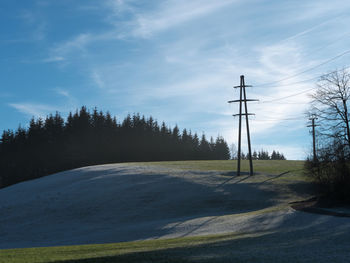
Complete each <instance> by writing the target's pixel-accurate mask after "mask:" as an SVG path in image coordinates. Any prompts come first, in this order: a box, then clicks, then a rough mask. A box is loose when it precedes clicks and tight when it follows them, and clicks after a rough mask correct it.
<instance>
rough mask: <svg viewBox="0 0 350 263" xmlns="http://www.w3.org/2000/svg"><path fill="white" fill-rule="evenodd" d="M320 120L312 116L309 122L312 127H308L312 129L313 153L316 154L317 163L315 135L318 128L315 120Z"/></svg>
mask: <svg viewBox="0 0 350 263" xmlns="http://www.w3.org/2000/svg"><path fill="white" fill-rule="evenodd" d="M317 119H318V118H317V117H316V116H315V115H312V116H311V117H310V118H309V120H310V121H311V125H308V126H307V127H312V146H313V153H314V162H316V161H317V154H316V135H315V127H316V126H318V125H316V124H315V120H317Z"/></svg>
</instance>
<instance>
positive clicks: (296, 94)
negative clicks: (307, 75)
mask: <svg viewBox="0 0 350 263" xmlns="http://www.w3.org/2000/svg"><path fill="white" fill-rule="evenodd" d="M315 88H317V87H313V88H310V89H307V90H303V91H301V92H298V93H294V94H291V95H288V96H285V97H280V98H276V99H273V100H265V101H261V102H260V103H270V102H275V101H279V100H284V99H288V98H291V97H295V96H298V95H301V94H304V93H306V92H309V91H311V90H313V89H315Z"/></svg>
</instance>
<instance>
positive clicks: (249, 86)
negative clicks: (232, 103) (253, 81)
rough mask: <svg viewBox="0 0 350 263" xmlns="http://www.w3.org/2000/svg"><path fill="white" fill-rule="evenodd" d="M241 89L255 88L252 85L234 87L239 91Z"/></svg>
mask: <svg viewBox="0 0 350 263" xmlns="http://www.w3.org/2000/svg"><path fill="white" fill-rule="evenodd" d="M240 87H242V88H251V87H253V86H252V85H243V86H233V88H234V89H238V88H240Z"/></svg>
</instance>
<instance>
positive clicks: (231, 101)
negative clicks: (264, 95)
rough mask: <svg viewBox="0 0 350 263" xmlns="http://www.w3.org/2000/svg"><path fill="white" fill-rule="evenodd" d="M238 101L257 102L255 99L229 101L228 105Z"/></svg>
mask: <svg viewBox="0 0 350 263" xmlns="http://www.w3.org/2000/svg"><path fill="white" fill-rule="evenodd" d="M240 101H259V100H255V99H243V100H229V101H228V103H232V102H240Z"/></svg>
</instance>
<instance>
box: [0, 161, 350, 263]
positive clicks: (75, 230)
mask: <svg viewBox="0 0 350 263" xmlns="http://www.w3.org/2000/svg"><path fill="white" fill-rule="evenodd" d="M309 187H310V186H309V184H308V183H307V182H305V181H303V180H299V179H298V178H297V177H296V179H295V180H294V179H293V175H290V174H288V173H287V174H285V175H280V176H276V175H274V176H272V175H264V174H260V175H256V176H254V177H248V176H246V175H242V176H240V177H237V176H235V175H234V174H231V173H228V172H219V171H195V170H192V171H191V170H184V169H176V168H174V167H173V168H169V167H166V166H159V165H157V166H152V165H141V164H140V165H135V164H110V165H99V166H91V167H85V168H80V169H75V170H72V171H66V172H62V173H58V174H54V175H51V176H47V177H44V178H40V179H37V180H33V181H28V182H24V183H20V184H17V185H13V186H11V187H7V188H5V189H1V190H0V200H1V202H0V248H1V249H4V248H21V247H37V246H58V245H73V244H96V243H109V242H121V241H133V240H144V239H160V238H171V237H186V236H196V235H207V234H222V233H232V232H235V233H242V234H257V235H258V236H257V237H256V238H249V239H244V240H242V242H238V243H237V244H236V246H238V247H236V249H237V251H236V252H237V253H243V254H244V253H252V251H256V252H257V253H276V256H277V257H278V255H279V254H281V253H286V251H289V252H290V253H297V254H296V255H297V256H298V257H300V256H302V255H304V254H305V256H306V257H310V258H311V259H315V258H317V259H319V260H321V261H322V260H324V262H328V260H330V259H331V258H333V259H338V260H340V261H342V260H343V259H344V260H345V259H348V257H349V256H350V218H341V217H334V216H327V215H319V214H309V213H304V212H299V211H295V210H293V209H292V208H290V207H289V204H288V203H289V202H291V201H297V200H302V199H305V198H308V197H310V195H309V194H308V193H310V192H308V191H307V190H308V189H309ZM239 246H241V247H239ZM248 247H249V248H250V249H248ZM243 248H244V251H242V250H241V249H243ZM274 248H275V249H274ZM249 251H250V252H249ZM236 252H235V253H236ZM289 252H288V253H289ZM243 254H242V255H243ZM327 256H329V258H327ZM331 261H332V260H331Z"/></svg>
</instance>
